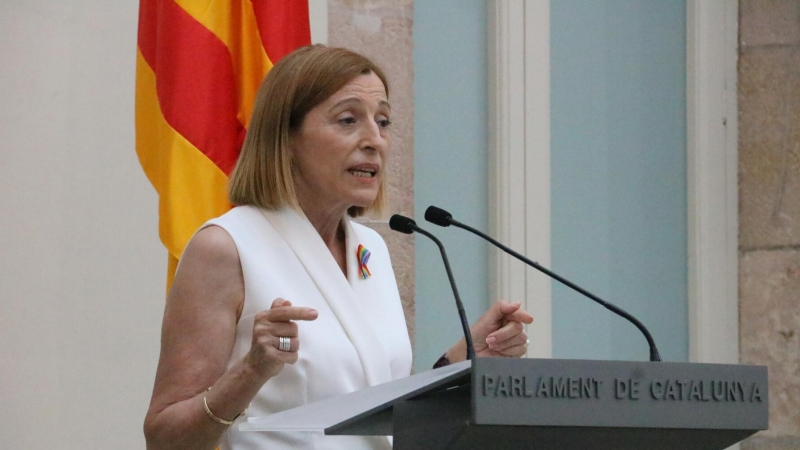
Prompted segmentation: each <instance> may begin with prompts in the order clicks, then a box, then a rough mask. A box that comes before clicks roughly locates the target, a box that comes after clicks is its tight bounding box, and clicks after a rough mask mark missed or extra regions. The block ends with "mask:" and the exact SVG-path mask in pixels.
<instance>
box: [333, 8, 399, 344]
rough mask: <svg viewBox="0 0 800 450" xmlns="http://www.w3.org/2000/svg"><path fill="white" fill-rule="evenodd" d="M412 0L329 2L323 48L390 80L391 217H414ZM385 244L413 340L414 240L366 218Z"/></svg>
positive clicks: (384, 224) (367, 223)
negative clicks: (356, 58) (373, 67)
mask: <svg viewBox="0 0 800 450" xmlns="http://www.w3.org/2000/svg"><path fill="white" fill-rule="evenodd" d="M413 18H414V10H413V0H328V44H329V45H330V46H332V47H345V48H348V49H350V50H353V51H356V52H359V53H361V54H363V55H365V56H366V57H368V58H370V59H371V60H373V61H374V62H375V63H376V64H378V66H379V67H380V68H381V69H383V71H384V72H385V73H386V76H387V77H388V78H389V103H391V105H392V131H391V137H392V154H391V156H390V161H389V166H388V167H389V171H388V175H389V186H390V187H389V197H390V201H391V207H390V213H389V215H391V214H394V213H399V214H403V215H406V216H412V215H413V214H414V60H413V49H414V47H413V43H412V40H411V25H412V22H413ZM364 222H365V224H366V225H368V226H370V227H371V228H373V229H375V230H376V231H378V232H379V233H380V234H381V235H382V236H383V238H384V239H385V240H386V243H387V245H388V246H389V251H390V252H391V255H392V265H393V266H394V271H395V276H396V277H397V284H398V286H399V288H400V296H401V298H402V300H403V309H404V310H405V314H406V323H407V324H408V331H409V336H411V339H412V341H413V339H414V239H413V237H412V236H408V235H402V234H400V233H397V232H394V231H391V230H390V229H389V225H388V222H387V220H386V218H383V219H381V220H369V219H367V220H365V221H364Z"/></svg>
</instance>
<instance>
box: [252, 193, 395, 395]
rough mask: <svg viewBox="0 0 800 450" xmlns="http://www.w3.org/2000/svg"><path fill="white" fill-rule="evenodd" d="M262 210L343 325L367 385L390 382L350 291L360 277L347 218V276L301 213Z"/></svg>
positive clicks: (378, 345) (379, 350) (382, 357)
mask: <svg viewBox="0 0 800 450" xmlns="http://www.w3.org/2000/svg"><path fill="white" fill-rule="evenodd" d="M262 212H263V213H264V216H265V217H266V218H267V220H268V221H269V222H270V223H271V224H272V226H273V227H274V228H275V230H276V231H277V232H278V233H279V234H280V235H281V236H282V237H283V239H284V240H285V241H286V243H287V244H289V247H291V248H292V250H293V251H294V253H295V255H296V256H297V258H298V259H299V260H300V263H301V264H302V265H303V267H305V269H306V271H308V274H309V275H310V276H311V278H312V279H313V280H314V283H315V284H316V286H317V289H319V291H320V293H321V294H322V296H323V297H324V298H325V300H326V301H327V302H328V305H329V306H330V308H331V310H332V311H333V313H334V314H335V315H336V318H337V319H338V320H339V323H340V324H341V325H342V328H344V330H345V333H347V336H348V337H349V338H350V342H351V343H352V344H353V347H355V349H356V352H357V353H358V356H359V359H360V360H361V366H362V367H363V369H364V375H365V377H366V380H367V384H368V385H369V386H374V385H376V384H380V383H385V382H387V381H391V379H392V376H391V369H390V365H389V360H388V358H387V355H386V352H385V351H384V349H383V347H382V345H381V341H380V339H378V336H377V334H376V331H375V329H374V327H373V325H372V323H371V322H370V321H369V318H368V317H366V315H365V314H363V312H362V311H361V310H360V308H359V303H360V302H359V301H358V299H357V292H356V291H354V286H357V285H358V283H359V281H364V280H360V279H359V278H358V262H357V260H356V255H355V252H356V248H357V247H358V242H357V241H358V238H357V236H355V233H354V231H353V228H352V226H351V225H350V221H349V219H348V218H346V217H345V218H344V219H343V221H344V225H345V236H346V252H347V255H346V260H347V278H345V277H344V276H343V274H342V271H341V269H340V268H339V265H338V264H337V263H336V260H335V259H334V258H333V255H331V252H330V250H328V247H327V246H326V245H325V243H324V242H323V241H322V238H321V237H320V235H319V233H317V230H316V229H315V228H314V226H313V225H311V222H309V221H308V219H306V217H305V216H303V215H301V213H298V212H297V211H295V210H293V209H291V208H284V209H282V210H279V211H268V210H262Z"/></svg>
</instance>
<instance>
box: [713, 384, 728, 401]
mask: <svg viewBox="0 0 800 450" xmlns="http://www.w3.org/2000/svg"><path fill="white" fill-rule="evenodd" d="M711 384H712V385H713V387H714V392H713V395H714V400H717V401H719V400H725V382H724V381H722V380H714V381H712V382H711Z"/></svg>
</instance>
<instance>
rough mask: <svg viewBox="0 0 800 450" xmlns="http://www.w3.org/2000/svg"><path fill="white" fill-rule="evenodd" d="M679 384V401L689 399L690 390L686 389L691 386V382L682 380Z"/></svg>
mask: <svg viewBox="0 0 800 450" xmlns="http://www.w3.org/2000/svg"><path fill="white" fill-rule="evenodd" d="M678 384H679V385H680V386H681V392H680V398H678V400H686V399H687V398H689V390H688V389H686V387H687V386H689V381H687V380H680V381H678Z"/></svg>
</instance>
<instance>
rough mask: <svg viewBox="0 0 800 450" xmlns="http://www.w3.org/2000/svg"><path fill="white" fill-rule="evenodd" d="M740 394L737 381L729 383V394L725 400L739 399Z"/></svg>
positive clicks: (733, 400)
mask: <svg viewBox="0 0 800 450" xmlns="http://www.w3.org/2000/svg"><path fill="white" fill-rule="evenodd" d="M738 394H739V389H738V388H737V386H736V383H735V382H730V383H728V395H727V396H726V398H725V400H727V401H729V402H735V401H737V400H738V399H737V398H736V397H737V395H738Z"/></svg>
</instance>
